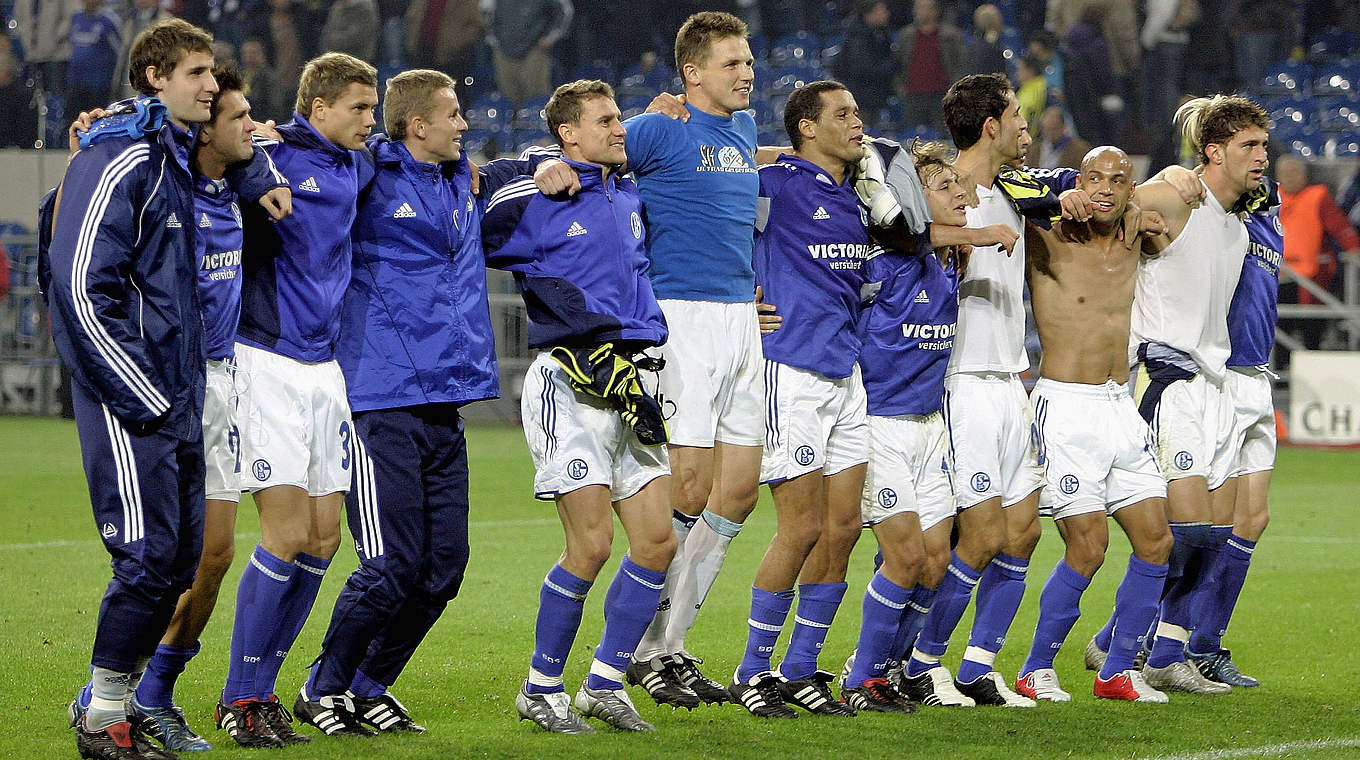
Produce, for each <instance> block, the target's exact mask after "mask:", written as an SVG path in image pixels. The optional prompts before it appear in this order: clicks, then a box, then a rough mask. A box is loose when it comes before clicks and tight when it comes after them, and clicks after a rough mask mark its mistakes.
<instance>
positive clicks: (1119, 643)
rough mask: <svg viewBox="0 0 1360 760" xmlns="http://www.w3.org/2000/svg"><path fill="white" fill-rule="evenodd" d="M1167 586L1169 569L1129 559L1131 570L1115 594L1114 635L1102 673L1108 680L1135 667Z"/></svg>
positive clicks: (1112, 635)
mask: <svg viewBox="0 0 1360 760" xmlns="http://www.w3.org/2000/svg"><path fill="white" fill-rule="evenodd" d="M1165 583H1166V565H1154V564H1152V563H1151V562H1144V561H1143V560H1141V559H1138V558H1137V557H1134V556H1132V555H1130V556H1129V569H1128V570H1126V571H1125V572H1124V580H1123V581H1121V582H1120V584H1119V588H1118V589H1117V590H1116V591H1115V592H1114V615H1113V616H1112V617H1111V618H1110V619H1111V620H1113V621H1114V626H1113V632H1112V634H1111V636H1110V644H1109V648H1108V649H1106V650H1105V651H1106V652H1108V653H1109V654H1108V656H1106V657H1105V665H1104V667H1102V668H1101V669H1100V677H1101V678H1102V679H1104V680H1109V679H1111V678H1113V677H1114V676H1115V675H1116V674H1118V673H1122V672H1124V671H1126V670H1129V669H1130V668H1132V667H1133V658H1134V656H1135V655H1137V654H1138V650H1139V649H1140V648H1141V647H1142V644H1143V640H1144V638H1145V637H1146V636H1147V632H1148V629H1149V628H1150V627H1151V626H1152V620H1153V618H1155V617H1157V596H1158V594H1160V593H1161V589H1162V586H1163V585H1164V584H1165Z"/></svg>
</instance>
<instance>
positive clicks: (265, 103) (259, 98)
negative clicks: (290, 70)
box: [241, 39, 293, 123]
mask: <svg viewBox="0 0 1360 760" xmlns="http://www.w3.org/2000/svg"><path fill="white" fill-rule="evenodd" d="M241 82H242V84H243V85H244V87H243V89H242V94H243V95H245V96H246V98H247V99H248V100H249V101H250V113H251V116H252V117H254V118H256V119H259V120H260V121H266V120H268V119H273V120H275V121H277V122H279V123H283V122H285V121H287V120H288V116H289V114H291V113H292V111H293V104H292V103H284V102H282V101H281V100H280V98H281V95H282V93H280V92H279V81H278V75H277V74H276V73H275V72H274V67H272V66H270V65H269V59H268V58H267V57H266V56H265V52H264V43H262V42H260V41H259V40H257V39H248V40H246V41H245V42H242V43H241Z"/></svg>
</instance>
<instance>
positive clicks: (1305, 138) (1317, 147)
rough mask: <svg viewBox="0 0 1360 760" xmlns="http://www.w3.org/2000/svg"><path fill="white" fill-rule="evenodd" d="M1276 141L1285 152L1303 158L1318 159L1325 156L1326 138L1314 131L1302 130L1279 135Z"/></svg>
mask: <svg viewBox="0 0 1360 760" xmlns="http://www.w3.org/2000/svg"><path fill="white" fill-rule="evenodd" d="M1277 139H1278V141H1279V142H1280V143H1281V144H1282V145H1283V146H1284V148H1285V149H1286V150H1287V151H1289V152H1291V153H1297V154H1298V155H1300V156H1302V157H1303V158H1320V157H1322V156H1323V155H1325V154H1326V149H1327V136H1326V135H1323V134H1322V133H1320V132H1318V131H1317V130H1315V129H1311V128H1303V129H1299V130H1296V131H1292V132H1285V133H1281V134H1280V135H1279V136H1278V138H1277Z"/></svg>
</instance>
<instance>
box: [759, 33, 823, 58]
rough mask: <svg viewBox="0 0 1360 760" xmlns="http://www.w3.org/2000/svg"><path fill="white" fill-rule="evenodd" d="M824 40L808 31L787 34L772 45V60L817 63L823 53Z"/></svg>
mask: <svg viewBox="0 0 1360 760" xmlns="http://www.w3.org/2000/svg"><path fill="white" fill-rule="evenodd" d="M822 47H823V46H822V41H821V40H820V39H819V38H818V37H817V35H815V34H813V33H812V32H808V31H798V32H793V33H792V34H786V35H784V36H783V37H780V38H779V39H778V40H775V42H774V44H773V45H771V46H770V62H771V63H774V64H784V63H792V62H810V63H815V62H816V61H817V58H818V57H819V56H821V54H822Z"/></svg>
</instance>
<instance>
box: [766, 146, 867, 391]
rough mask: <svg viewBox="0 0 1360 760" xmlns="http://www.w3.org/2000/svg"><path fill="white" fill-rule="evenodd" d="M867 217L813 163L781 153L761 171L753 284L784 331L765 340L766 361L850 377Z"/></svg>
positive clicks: (842, 186) (846, 188)
mask: <svg viewBox="0 0 1360 760" xmlns="http://www.w3.org/2000/svg"><path fill="white" fill-rule="evenodd" d="M866 219H867V213H866V212H865V211H864V210H863V208H862V207H861V206H860V204H859V198H858V196H856V195H855V189H854V187H853V185H851V184H850V183H849V182H848V181H846V182H841V183H837V182H836V181H835V180H833V179H832V178H831V177H830V175H828V174H827V173H826V171H824V170H823V169H821V168H820V167H818V166H817V165H816V164H813V163H811V162H809V161H805V160H803V159H801V158H798V157H797V156H790V155H782V156H780V157H779V162H778V163H775V164H771V165H769V166H765V167H762V168H761V169H760V199H759V202H758V206H757V213H756V248H755V271H756V282H757V283H759V284H760V285H761V287H763V288H764V291H765V302H766V303H770V304H774V305H775V307H776V308H777V309H778V310H779V313H780V314H781V315H783V317H784V324H783V327H781V328H780V329H779V330H776V331H775V332H773V333H770V334H768V335H764V336H762V342H763V346H764V349H765V358H766V359H770V360H773V361H777V362H779V363H781V364H787V365H789V366H792V367H798V368H800V369H805V370H810V371H812V372H817V373H819V374H822V375H825V376H826V377H829V378H843V377H849V376H850V373H851V372H852V371H853V370H854V366H855V359H856V357H858V356H859V346H860V342H859V335H858V334H857V333H856V331H855V321H856V316H857V312H858V310H859V297H860V288H861V286H862V285H863V284H864V282H865V279H864V259H865V256H866V255H867V254H868V252H869V247H870V246H869V230H868V228H867V227H866V226H865V222H866Z"/></svg>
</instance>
